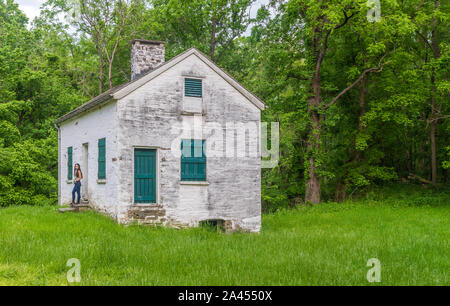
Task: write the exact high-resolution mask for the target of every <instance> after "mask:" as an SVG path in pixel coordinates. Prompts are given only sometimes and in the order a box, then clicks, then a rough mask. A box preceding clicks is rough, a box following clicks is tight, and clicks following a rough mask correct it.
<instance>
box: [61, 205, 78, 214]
mask: <svg viewBox="0 0 450 306" xmlns="http://www.w3.org/2000/svg"><path fill="white" fill-rule="evenodd" d="M76 211H77V209H76V208H73V207H69V208H60V209H59V210H58V212H59V213H60V214H64V213H68V212H76Z"/></svg>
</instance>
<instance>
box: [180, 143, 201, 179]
mask: <svg viewBox="0 0 450 306" xmlns="http://www.w3.org/2000/svg"><path fill="white" fill-rule="evenodd" d="M205 144H206V141H205V140H194V139H183V140H182V141H181V180H182V181H206V154H205V148H206V147H205Z"/></svg>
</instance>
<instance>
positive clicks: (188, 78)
mask: <svg viewBox="0 0 450 306" xmlns="http://www.w3.org/2000/svg"><path fill="white" fill-rule="evenodd" d="M188 82H192V83H195V82H198V83H200V94H195V93H188V87H187V86H186V85H187V83H188ZM193 86H195V85H193ZM184 96H185V97H188V98H203V80H202V79H199V78H194V77H185V78H184Z"/></svg>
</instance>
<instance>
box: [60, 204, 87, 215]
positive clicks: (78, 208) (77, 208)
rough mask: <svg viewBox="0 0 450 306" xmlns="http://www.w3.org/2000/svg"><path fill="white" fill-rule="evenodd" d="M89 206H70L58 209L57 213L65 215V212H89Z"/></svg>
mask: <svg viewBox="0 0 450 306" xmlns="http://www.w3.org/2000/svg"><path fill="white" fill-rule="evenodd" d="M90 209H91V206H89V204H78V205H75V206H71V207H68V208H60V209H59V210H58V211H59V212H60V213H62V214H63V213H66V212H80V211H86V210H90Z"/></svg>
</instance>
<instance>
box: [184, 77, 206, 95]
mask: <svg viewBox="0 0 450 306" xmlns="http://www.w3.org/2000/svg"><path fill="white" fill-rule="evenodd" d="M184 95H185V96H186V97H196V98H201V97H202V80H199V79H184Z"/></svg>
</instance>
